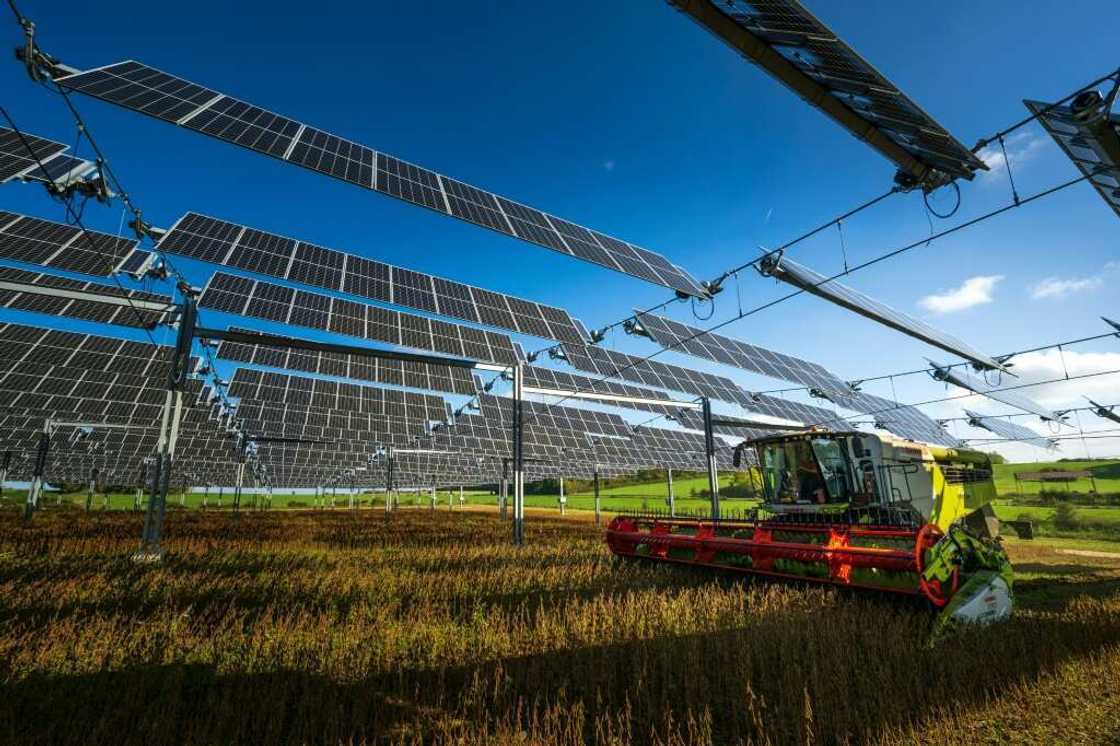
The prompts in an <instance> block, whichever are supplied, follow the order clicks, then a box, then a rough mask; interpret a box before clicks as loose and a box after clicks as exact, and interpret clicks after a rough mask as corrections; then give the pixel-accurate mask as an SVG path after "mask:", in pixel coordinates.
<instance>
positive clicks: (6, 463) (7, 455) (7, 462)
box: [0, 451, 12, 502]
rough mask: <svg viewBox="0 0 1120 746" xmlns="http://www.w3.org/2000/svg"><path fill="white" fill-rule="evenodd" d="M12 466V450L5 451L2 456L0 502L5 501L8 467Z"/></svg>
mask: <svg viewBox="0 0 1120 746" xmlns="http://www.w3.org/2000/svg"><path fill="white" fill-rule="evenodd" d="M11 466H12V452H11V451H4V455H3V456H0V502H4V482H6V481H8V469H10V468H11Z"/></svg>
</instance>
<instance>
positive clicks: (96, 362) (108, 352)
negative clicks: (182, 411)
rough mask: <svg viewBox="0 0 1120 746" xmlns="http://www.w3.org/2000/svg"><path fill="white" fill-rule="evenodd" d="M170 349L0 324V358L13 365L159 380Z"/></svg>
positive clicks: (122, 340) (94, 335)
mask: <svg viewBox="0 0 1120 746" xmlns="http://www.w3.org/2000/svg"><path fill="white" fill-rule="evenodd" d="M170 349H171V348H170V347H164V346H154V347H153V346H152V345H151V344H148V343H144V342H133V341H131V340H127V339H116V338H113V337H102V336H99V335H96V334H81V333H78V332H68V331H60V330H57V329H41V328H39V327H34V326H25V325H23V324H12V323H4V324H0V357H2V358H6V359H7V360H11V361H23V360H27V361H29V362H34V363H39V364H44V365H60V366H64V367H69V368H86V369H89V370H94V371H110V370H111V371H113V372H118V373H131V374H134V375H141V376H157V375H163V373H164V371H165V370H166V366H167V359H168V355H169V350H170Z"/></svg>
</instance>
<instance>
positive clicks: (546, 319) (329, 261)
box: [159, 212, 585, 342]
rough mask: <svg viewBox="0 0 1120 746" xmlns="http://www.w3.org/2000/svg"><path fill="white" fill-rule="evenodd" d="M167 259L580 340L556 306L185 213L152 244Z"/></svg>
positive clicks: (578, 333) (535, 333)
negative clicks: (183, 258) (184, 259)
mask: <svg viewBox="0 0 1120 746" xmlns="http://www.w3.org/2000/svg"><path fill="white" fill-rule="evenodd" d="M159 248H160V250H161V251H165V252H168V253H172V254H181V255H183V256H188V257H191V258H194V259H201V260H203V261H208V262H213V263H217V264H223V265H226V266H231V267H237V268H239V269H244V270H248V271H250V272H257V273H260V274H266V275H271V276H273V277H278V278H280V279H283V280H289V281H291V282H294V283H300V284H304V285H312V286H315V287H320V288H325V289H327V290H337V291H340V292H345V293H350V294H352V295H359V296H362V297H365V298H370V299H371V300H375V301H379V302H382V303H391V304H394V305H398V306H407V307H409V308H416V309H418V310H421V311H427V312H430V313H437V314H441V315H444V316H450V317H452V318H456V319H462V320H464V321H469V322H472V323H479V324H484V325H486V326H498V327H501V328H503V329H508V330H510V331H513V332H520V333H522V334H529V335H533V336H537V337H543V338H545V339H554V340H557V341H561V342H583V341H584V340H585V338H584V337H581V336H580V330H579V328H578V327H576V325H575V322H574V321H573V320H572V318H571V317H570V316H569V315H568V312H567V311H564V310H563V309H561V308H554V307H551V306H545V305H542V304H539V303H534V302H532V301H527V300H522V299H520V298H515V297H513V296H509V295H502V294H500V293H494V292H491V291H489V290H483V289H481V288H476V287H472V286H470V285H464V284H462V283H460V282H455V281H454V280H448V279H445V278H442V277H436V276H434V275H429V274H424V273H422V272H414V271H412V270H409V269H404V268H403V267H395V266H392V265H389V264H384V263H382V262H377V261H374V260H372V259H366V258H365V257H360V256H357V255H355V254H346V253H343V252H341V251H335V250H333V249H326V248H323V247H320V246H315V245H313V244H309V243H307V242H305V241H298V240H296V239H293V238H287V237H284V236H280V235H276V234H271V233H264V232H262V231H258V230H255V229H253V228H245V227H243V226H239V225H236V224H234V223H227V222H225V221H222V220H218V219H216V218H211V217H207V216H205V215H199V214H198V213H193V212H192V213H187V214H186V215H184V216H183V217H182V218H180V219H179V220H178V221H176V223H175V225H173V226H172V227H171V229H170V230H169V231H168V232H167V233H166V234H164V236H163V237H162V238H161V239H160V243H159Z"/></svg>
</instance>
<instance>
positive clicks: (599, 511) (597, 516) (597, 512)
mask: <svg viewBox="0 0 1120 746" xmlns="http://www.w3.org/2000/svg"><path fill="white" fill-rule="evenodd" d="M602 522H603V518H602V506H601V505H600V503H599V465H598V464H595V525H596V526H599V525H601V524H602Z"/></svg>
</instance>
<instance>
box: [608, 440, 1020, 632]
mask: <svg viewBox="0 0 1120 746" xmlns="http://www.w3.org/2000/svg"><path fill="white" fill-rule="evenodd" d="M747 453H753V455H754V457H755V459H754V461H753V462H752V463H753V464H755V465H754V466H753V467H752V468H751V474H750V476H751V478H752V479H753V480H755V481H756V482H757V483H760V485H761V490H760V492H761V495H762V502H761V503H760V504H759V505H758V506H757V507H756V508H755V509H753V510H752V511H751V512H750V515H749V518H748V519H746V520H727V519H724V520H719V519H717V520H711V519H705V518H691V519H690V518H676V517H674V518H666V517H664V516H654V515H643V514H635V515H621V516H618V517H617V518H615V520H614V521H612V522H611V524H610V526H609V527H608V530H607V542H608V545H609V546H610V548H611V551H613V552H614V553H615V554H618V555H621V556H629V557H643V558H648V559H655V560H663V561H669V562H678V563H686V564H700V565H710V566H713V567H722V568H726V569H731V570H737V571H741V572H747V573H752V574H758V575H766V576H771V577H777V578H786V579H798V580H809V581H814V582H825V583H833V584H837V585H843V586H850V587H854V588H865V589H873V590H878V591H885V592H890V593H901V594H910V595H919V596H924V597H925V598H927V599H928V600H929V601H930V603H931V604H933V606H934V607H936V608H938V609H941V616H940V619H939V622H938V628H939V629H944V628H945V627H948V626H951V625H955V624H959V623H966V622H980V623H986V622H991V621H996V620H1000V619H1004V618H1006V617H1007V616H1009V615H1010V613H1011V608H1012V593H1011V566H1010V564H1009V563H1008V561H1007V556H1006V553H1005V552H1004V550H1003V547H1002V545H1001V543H1000V538H999V522H998V520H996V518H995V515H994V513H993V511H992V509H991V505H990V503H991V501H992V499H993V498H994V497H995V486H994V483H993V481H992V469H991V463H990V461H989V459H988V457H987V455H986V454H983V453H980V452H977V451H970V450H966V449H954V448H943V447H940V446H933V445H928V444H924V443H917V442H914V441H908V440H902V439H899V438H894V437H891V436H885V435H884V436H880V435H875V434H872V433H866V432H858V431H851V432H819V431H806V432H798V433H785V434H781V435H774V436H768V437H764V438H758V439H755V440H751V441H746V442H744V443H742V444H741V445H740V446H739V447H738V452H737V457H738V458H737V460H741V459H742V457H743V456H744V454H747Z"/></svg>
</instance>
